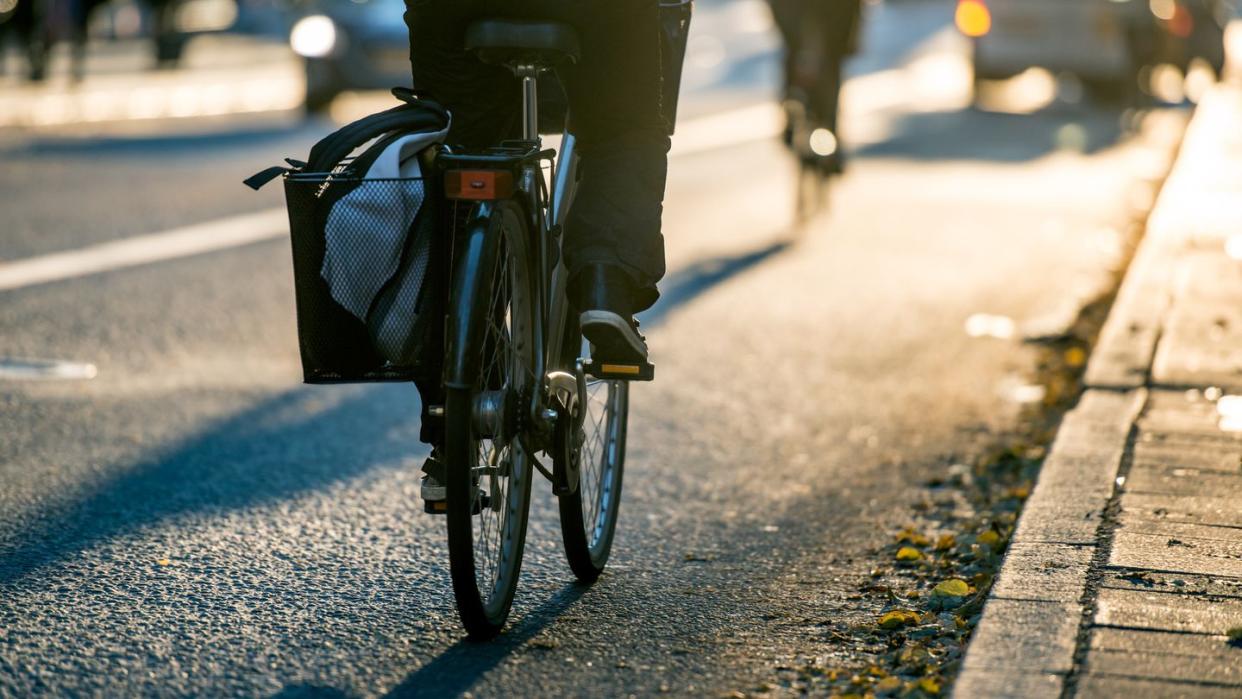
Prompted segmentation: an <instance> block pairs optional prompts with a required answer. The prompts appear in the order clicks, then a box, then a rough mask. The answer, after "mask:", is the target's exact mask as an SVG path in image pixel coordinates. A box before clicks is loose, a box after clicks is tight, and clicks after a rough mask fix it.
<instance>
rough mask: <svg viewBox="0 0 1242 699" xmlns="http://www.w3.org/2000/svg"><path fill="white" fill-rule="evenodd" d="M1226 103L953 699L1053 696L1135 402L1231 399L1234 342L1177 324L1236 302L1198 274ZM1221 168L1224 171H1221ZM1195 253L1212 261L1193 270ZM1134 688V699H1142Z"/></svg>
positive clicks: (1151, 227)
mask: <svg viewBox="0 0 1242 699" xmlns="http://www.w3.org/2000/svg"><path fill="white" fill-rule="evenodd" d="M1240 103H1242V91H1238V90H1236V89H1235V88H1229V87H1223V86H1222V87H1219V88H1217V89H1215V90H1214V91H1212V92H1210V93H1209V94H1208V95H1207V96H1206V98H1205V99H1204V101H1203V102H1202V103H1201V105H1200V107H1199V109H1198V110H1197V111H1196V113H1195V115H1194V118H1193V119H1192V120H1191V122H1190V125H1189V126H1188V127H1187V131H1186V133H1185V137H1184V140H1183V142H1182V145H1181V147H1180V148H1179V152H1178V156H1177V160H1176V162H1175V164H1174V166H1173V168H1172V170H1171V172H1170V175H1169V178H1168V180H1167V181H1166V183H1165V185H1164V186H1163V188H1162V189H1161V191H1160V194H1159V197H1158V199H1157V201H1156V205H1155V207H1154V208H1153V210H1152V214H1151V216H1150V218H1149V220H1148V227H1147V231H1146V234H1145V236H1144V238H1143V241H1142V242H1141V244H1140V247H1139V250H1138V251H1137V253H1136V255H1135V258H1134V260H1133V261H1132V263H1131V265H1130V268H1129V270H1128V271H1127V273H1126V276H1125V279H1124V281H1123V282H1122V286H1121V289H1120V290H1119V292H1118V296H1117V300H1116V302H1115V303H1114V305H1113V308H1112V310H1111V311H1110V313H1109V316H1108V319H1107V321H1106V323H1105V326H1104V328H1103V329H1102V330H1101V333H1100V338H1099V341H1098V343H1097V345H1096V348H1095V350H1094V352H1093V353H1092V357H1091V360H1090V362H1089V364H1088V367H1087V372H1086V377H1085V383H1086V386H1087V390H1086V391H1085V393H1084V394H1083V396H1082V397H1081V399H1080V401H1079V404H1078V405H1077V406H1076V407H1075V408H1074V409H1073V410H1072V411H1070V412H1069V413H1067V414H1066V416H1065V419H1064V420H1063V422H1062V424H1061V426H1060V429H1059V430H1058V432H1057V436H1056V439H1055V441H1054V443H1053V445H1052V448H1051V450H1050V451H1049V455H1048V458H1047V460H1046V461H1045V463H1044V465H1043V468H1042V470H1041V471H1040V474H1039V479H1038V482H1037V483H1036V486H1035V489H1034V491H1033V493H1032V494H1031V497H1030V499H1029V500H1028V501H1027V503H1026V506H1025V507H1024V509H1023V511H1022V515H1021V518H1020V520H1019V522H1018V526H1017V528H1016V530H1015V532H1014V536H1013V539H1012V542H1011V544H1010V547H1009V550H1008V552H1007V553H1006V555H1005V560H1004V562H1003V564H1002V567H1001V571H1000V573H999V575H998V576H997V580H996V583H995V585H994V586H993V588H992V591H991V593H990V595H989V597H988V600H987V603H986V605H985V606H984V609H983V614H982V618H981V619H980V622H979V625H978V627H977V628H976V629H975V632H974V636H973V638H972V640H971V642H970V645H969V647H968V649H967V653H966V656H965V658H964V660H963V663H962V672H961V674H960V675H959V677H958V679H957V681H956V683H955V685H954V691H953V693H954V696H956V697H960V698H963V699H966V698H973V697H1022V698H1033V699H1038V698H1040V697H1050V698H1056V697H1061V696H1063V693H1064V692H1065V690H1066V682H1067V678H1068V676H1069V675H1070V673H1071V671H1073V670H1074V664H1075V661H1076V657H1077V654H1078V653H1079V652H1080V650H1082V649H1080V648H1079V645H1080V642H1081V637H1080V628H1081V627H1082V622H1083V615H1084V614H1086V613H1088V612H1089V609H1087V607H1090V606H1094V605H1095V604H1097V603H1098V600H1097V599H1096V597H1097V596H1096V595H1095V594H1094V593H1091V594H1090V595H1089V593H1088V582H1089V579H1090V578H1089V576H1090V575H1091V572H1092V567H1093V563H1094V562H1097V561H1098V560H1099V558H1100V557H1102V554H1103V552H1102V551H1100V547H1101V546H1102V545H1103V540H1104V537H1103V534H1104V532H1103V531H1102V527H1103V525H1104V523H1105V520H1104V515H1105V512H1106V510H1107V509H1108V508H1109V506H1110V504H1111V503H1113V502H1114V499H1115V498H1116V497H1117V491H1118V490H1119V484H1118V482H1117V481H1118V474H1119V472H1120V469H1121V467H1122V462H1123V460H1124V459H1125V458H1126V449H1127V445H1128V442H1129V440H1130V436H1131V432H1132V430H1133V429H1135V426H1136V423H1137V421H1138V419H1139V416H1140V414H1141V413H1142V412H1143V411H1144V408H1145V406H1146V405H1147V403H1148V399H1149V391H1148V388H1149V387H1152V388H1159V387H1162V386H1163V387H1176V388H1183V387H1190V386H1208V385H1212V386H1219V387H1223V388H1224V389H1225V390H1228V388H1230V387H1235V388H1238V389H1242V375H1239V374H1238V372H1237V371H1236V370H1235V369H1234V367H1236V366H1238V355H1237V354H1236V352H1235V353H1233V354H1231V353H1230V352H1229V348H1231V347H1233V348H1242V338H1240V337H1232V335H1233V333H1232V332H1229V333H1226V334H1227V335H1229V337H1223V338H1222V337H1219V335H1220V333H1219V332H1215V333H1213V332H1209V330H1211V329H1210V328H1208V329H1204V328H1200V327H1197V326H1196V325H1195V324H1196V323H1197V324H1198V325H1203V324H1204V323H1205V322H1210V323H1214V324H1216V325H1218V326H1220V325H1223V326H1224V327H1226V328H1228V327H1229V325H1228V323H1227V322H1226V321H1222V320H1220V319H1219V314H1215V315H1211V314H1206V315H1205V314H1204V313H1202V312H1201V311H1200V312H1198V313H1197V314H1195V313H1190V314H1189V315H1190V316H1191V317H1189V318H1184V319H1183V318H1181V316H1185V315H1188V314H1187V313H1186V312H1185V311H1183V310H1181V309H1183V308H1185V307H1192V308H1194V307H1198V308H1203V307H1205V306H1206V307H1210V306H1212V304H1213V303H1214V304H1215V306H1217V307H1225V306H1226V305H1227V304H1226V303H1225V299H1227V298H1232V299H1234V300H1236V299H1237V298H1242V286H1240V288H1238V289H1233V288H1230V289H1227V290H1225V291H1223V292H1222V291H1220V290H1219V289H1218V286H1216V285H1213V280H1219V279H1221V278H1222V276H1221V275H1211V274H1210V265H1211V264H1212V263H1213V262H1216V263H1219V260H1218V259H1217V258H1220V257H1221V254H1220V250H1221V246H1222V245H1223V244H1224V241H1225V239H1226V237H1227V236H1228V235H1229V233H1230V232H1234V233H1236V232H1239V231H1242V213H1239V207H1238V206H1237V200H1236V198H1235V199H1234V200H1233V201H1232V202H1231V203H1230V204H1228V205H1227V204H1226V200H1227V197H1228V190H1227V189H1226V188H1224V187H1219V186H1215V185H1216V181H1217V180H1219V179H1221V173H1223V172H1227V173H1236V172H1238V170H1239V169H1240V168H1239V165H1238V163H1242V153H1230V152H1229V150H1230V149H1223V148H1221V142H1222V136H1221V134H1222V133H1224V132H1225V131H1224V130H1225V129H1235V128H1236V123H1231V115H1236V114H1237V113H1240V112H1242V109H1239V106H1238V105H1239V104H1240ZM1231 157H1232V159H1233V160H1234V161H1235V162H1233V163H1230V162H1228V161H1229V159H1230V158H1231ZM1233 196H1235V197H1236V193H1234V195H1233ZM1196 248H1209V249H1212V250H1213V252H1214V254H1213V255H1212V256H1209V258H1208V259H1206V260H1204V259H1198V258H1197V257H1196V254H1195V250H1196ZM1196 279H1198V280H1200V281H1199V282H1198V287H1196V286H1195V285H1196V282H1195V280H1196ZM1203 279H1206V280H1207V281H1206V282H1204V281H1202V280H1203ZM1231 294H1232V295H1231ZM1213 296H1214V298H1212V297H1213ZM1187 299H1190V302H1187ZM1195 304H1197V306H1196V305H1195ZM1235 305H1236V304H1235ZM1179 314H1180V315H1179ZM1208 317H1210V318H1211V320H1209V321H1205V320H1203V318H1208ZM1227 320H1229V321H1231V320H1232V318H1229V319H1227ZM1178 322H1179V323H1181V324H1182V325H1183V326H1185V327H1184V328H1183V330H1181V331H1178V332H1177V333H1176V334H1177V336H1178V337H1182V338H1190V340H1189V342H1183V343H1182V344H1183V346H1182V347H1174V348H1172V349H1170V348H1169V347H1167V345H1170V344H1174V343H1173V342H1172V341H1170V338H1169V337H1162V336H1164V335H1166V334H1167V333H1169V330H1168V328H1169V325H1170V323H1178ZM1239 326H1240V328H1242V321H1240V322H1239ZM1239 334H1240V335H1242V329H1240V330H1239ZM1209 337H1211V338H1215V339H1216V340H1218V341H1219V342H1220V348H1219V349H1215V348H1213V347H1211V346H1205V345H1207V341H1206V340H1204V339H1203V338H1209ZM1230 343H1232V344H1230ZM1186 345H1189V346H1186ZM1188 358H1189V359H1188ZM1188 362H1190V363H1193V366H1187V363H1188ZM1205 381H1206V382H1207V383H1205ZM1108 592H1110V594H1111V593H1112V591H1108ZM1089 596H1090V599H1088V597H1089ZM1127 681H1128V680H1127ZM1141 684H1142V683H1141V682H1140V683H1138V684H1136V685H1135V690H1136V692H1137V693H1136V696H1138V695H1142V694H1143V692H1142V691H1141V690H1142V688H1141V686H1140V685H1141ZM1079 689H1080V690H1082V691H1085V692H1086V693H1088V694H1092V693H1093V692H1092V691H1091V689H1090V688H1089V687H1086V686H1079Z"/></svg>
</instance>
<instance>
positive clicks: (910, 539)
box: [897, 527, 931, 546]
mask: <svg viewBox="0 0 1242 699" xmlns="http://www.w3.org/2000/svg"><path fill="white" fill-rule="evenodd" d="M897 543H899V544H910V545H911V546H927V545H928V544H930V543H931V539H928V538H927V537H926V536H923V535H922V534H920V533H918V532H916V531H914V529H912V528H910V527H906V528H905V529H902V530H901V531H900V532H897Z"/></svg>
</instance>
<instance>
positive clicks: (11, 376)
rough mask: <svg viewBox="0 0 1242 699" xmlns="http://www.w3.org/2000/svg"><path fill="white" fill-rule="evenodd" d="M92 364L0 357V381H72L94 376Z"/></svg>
mask: <svg viewBox="0 0 1242 699" xmlns="http://www.w3.org/2000/svg"><path fill="white" fill-rule="evenodd" d="M98 373H99V371H98V370H97V369H96V368H95V365H94V364H88V363H86V362H67V361H62V360H59V359H16V358H4V357H0V381H4V380H12V381H72V380H88V379H93V378H95V375H96V374H98Z"/></svg>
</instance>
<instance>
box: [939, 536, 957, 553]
mask: <svg viewBox="0 0 1242 699" xmlns="http://www.w3.org/2000/svg"><path fill="white" fill-rule="evenodd" d="M956 545H957V537H956V536H953V535H952V534H941V535H940V538H939V539H936V550H937V551H948V550H949V549H951V548H953V547H954V546H956Z"/></svg>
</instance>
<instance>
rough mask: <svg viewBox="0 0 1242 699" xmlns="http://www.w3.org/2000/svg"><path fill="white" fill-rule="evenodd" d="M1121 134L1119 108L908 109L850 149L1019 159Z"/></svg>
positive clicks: (1093, 147)
mask: <svg viewBox="0 0 1242 699" xmlns="http://www.w3.org/2000/svg"><path fill="white" fill-rule="evenodd" d="M963 134H969V138H963ZM1125 135H1126V131H1125V129H1123V128H1122V115H1121V114H1120V113H1119V112H1117V111H1116V110H1108V109H1102V108H1091V107H1087V106H1077V107H1075V106H1068V105H1063V104H1055V105H1052V106H1050V107H1047V108H1045V109H1042V110H1039V111H1037V112H1034V113H1032V114H1005V113H1000V112H984V111H980V110H976V109H963V110H959V111H952V112H913V113H910V114H906V115H904V116H902V117H901V118H900V119H898V120H897V124H896V126H895V128H894V130H893V134H892V135H891V136H890V137H889V138H887V139H885V140H883V141H879V142H876V143H870V144H867V145H865V146H862V147H860V148H858V149H857V150H856V151H855V152H854V153H855V155H856V156H859V157H869V158H901V159H915V160H987V161H993V162H1010V163H1020V162H1026V161H1029V160H1034V159H1036V158H1039V157H1042V156H1045V155H1048V154H1050V153H1052V152H1054V151H1056V150H1058V149H1072V150H1075V151H1078V152H1082V153H1087V154H1091V153H1096V152H1099V151H1102V150H1104V149H1106V148H1109V147H1111V146H1114V145H1116V144H1117V143H1118V142H1120V141H1121V140H1122V139H1123V138H1124V137H1125Z"/></svg>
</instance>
